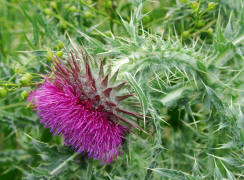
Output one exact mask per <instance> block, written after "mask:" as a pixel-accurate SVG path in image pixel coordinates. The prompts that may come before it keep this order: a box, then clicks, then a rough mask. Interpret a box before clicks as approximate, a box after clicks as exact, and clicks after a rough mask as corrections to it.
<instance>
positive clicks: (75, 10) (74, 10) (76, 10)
mask: <svg viewBox="0 0 244 180" xmlns="http://www.w3.org/2000/svg"><path fill="white" fill-rule="evenodd" d="M69 11H70V12H78V9H77V8H76V7H75V6H71V7H70V8H69Z"/></svg>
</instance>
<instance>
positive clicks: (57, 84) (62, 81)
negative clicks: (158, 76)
mask: <svg viewBox="0 0 244 180" xmlns="http://www.w3.org/2000/svg"><path fill="white" fill-rule="evenodd" d="M74 52H75V53H72V51H70V52H69V53H68V52H67V56H68V58H67V59H66V61H67V65H66V64H65V62H63V61H62V60H61V59H59V58H58V57H56V58H55V59H53V65H54V68H51V74H50V75H49V76H48V77H44V83H42V84H41V85H40V87H38V88H37V90H36V91H34V92H32V93H31V94H30V96H29V98H28V101H31V102H32V103H33V104H34V105H35V109H34V110H36V111H37V112H38V115H39V116H40V117H41V123H43V124H44V125H45V127H48V128H50V131H51V132H52V133H54V134H55V135H57V134H61V135H62V136H63V138H64V142H65V144H66V145H71V146H72V147H73V148H74V149H75V150H76V151H77V152H79V153H81V152H84V151H85V152H87V153H88V156H89V157H92V158H94V159H95V160H101V162H102V163H105V164H106V163H110V162H111V161H112V160H113V159H116V158H117V155H118V154H120V152H121V145H122V140H123V138H124V136H125V135H126V134H127V133H129V132H130V131H131V129H132V128H138V129H140V128H139V126H137V125H136V124H135V123H133V122H132V121H129V120H127V119H126V118H124V117H122V116H121V115H120V114H127V115H129V116H135V117H136V116H137V114H136V113H133V112H130V111H127V110H125V109H122V108H121V107H120V105H119V104H120V101H122V100H124V99H126V98H128V97H130V96H132V95H133V94H126V95H119V94H118V93H119V92H120V90H121V89H122V88H123V87H124V85H125V82H123V83H120V84H117V85H115V86H112V85H111V84H112V82H115V81H116V77H117V74H118V71H117V72H116V73H114V75H113V76H112V77H109V74H107V75H106V76H105V75H104V67H103V62H102V61H100V65H98V64H99V63H98V64H97V66H100V67H99V68H97V71H99V73H97V75H95V74H94V73H93V71H92V70H91V66H90V62H89V60H88V55H87V54H86V53H83V52H81V53H78V52H77V51H74ZM81 62H83V63H81ZM82 65H83V66H82ZM82 67H83V68H82ZM82 69H83V70H82ZM83 71H84V72H83ZM82 72H83V73H82ZM121 122H122V123H121Z"/></svg>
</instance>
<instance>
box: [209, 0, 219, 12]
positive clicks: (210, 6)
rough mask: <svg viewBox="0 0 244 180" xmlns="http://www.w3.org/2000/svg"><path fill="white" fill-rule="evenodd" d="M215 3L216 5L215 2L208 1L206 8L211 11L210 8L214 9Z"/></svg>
mask: <svg viewBox="0 0 244 180" xmlns="http://www.w3.org/2000/svg"><path fill="white" fill-rule="evenodd" d="M216 5H217V4H216V3H214V2H209V3H208V10H210V11H211V10H213V9H215V7H216Z"/></svg>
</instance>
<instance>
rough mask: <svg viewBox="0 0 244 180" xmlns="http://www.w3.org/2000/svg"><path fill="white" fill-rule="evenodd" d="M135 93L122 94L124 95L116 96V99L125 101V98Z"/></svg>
mask: <svg viewBox="0 0 244 180" xmlns="http://www.w3.org/2000/svg"><path fill="white" fill-rule="evenodd" d="M134 95H135V94H126V95H122V96H116V97H115V100H116V101H123V100H124V99H127V98H129V97H131V96H134Z"/></svg>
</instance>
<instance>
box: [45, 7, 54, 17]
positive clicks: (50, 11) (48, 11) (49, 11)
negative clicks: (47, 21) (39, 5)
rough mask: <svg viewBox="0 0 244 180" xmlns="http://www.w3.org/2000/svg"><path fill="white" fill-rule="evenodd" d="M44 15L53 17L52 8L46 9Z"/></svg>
mask: <svg viewBox="0 0 244 180" xmlns="http://www.w3.org/2000/svg"><path fill="white" fill-rule="evenodd" d="M44 13H45V14H47V15H52V14H53V11H52V9H50V8H46V9H44Z"/></svg>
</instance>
